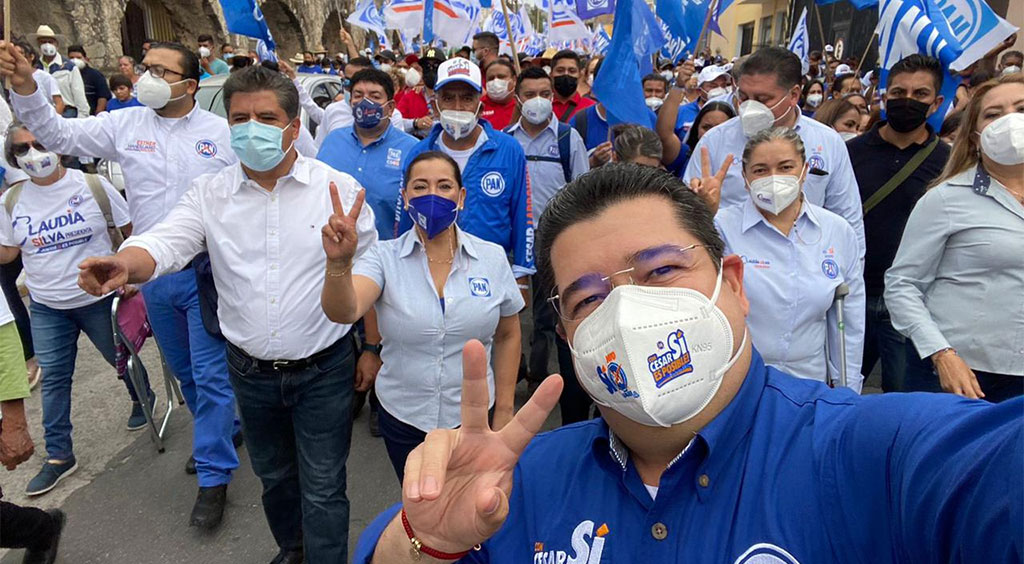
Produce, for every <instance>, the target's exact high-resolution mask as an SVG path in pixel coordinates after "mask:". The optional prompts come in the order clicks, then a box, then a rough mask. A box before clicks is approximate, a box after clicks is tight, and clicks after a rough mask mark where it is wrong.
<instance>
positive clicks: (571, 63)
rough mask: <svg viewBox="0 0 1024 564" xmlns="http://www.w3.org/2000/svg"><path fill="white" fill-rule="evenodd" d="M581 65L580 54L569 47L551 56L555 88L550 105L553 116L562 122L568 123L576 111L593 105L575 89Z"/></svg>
mask: <svg viewBox="0 0 1024 564" xmlns="http://www.w3.org/2000/svg"><path fill="white" fill-rule="evenodd" d="M581 66H582V65H580V56H579V55H577V54H576V52H575V51H572V50H569V49H563V50H562V51H559V52H557V53H555V56H554V57H551V79H552V81H553V82H554V88H555V100H554V102H552V104H551V107H552V110H553V111H554V113H555V118H557V119H558V121H560V122H562V123H569V120H570V119H572V117H573V116H574V115H576V112H578V111H580V110H584V109H586V108H589V107H590V106H593V105H594V101H593V100H591V99H589V98H584V97H582V96H580V95H579V92H577V91H576V87H577V86H579V80H580V67H581Z"/></svg>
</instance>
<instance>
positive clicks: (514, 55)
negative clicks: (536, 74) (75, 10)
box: [4, 0, 523, 76]
mask: <svg viewBox="0 0 1024 564" xmlns="http://www.w3.org/2000/svg"><path fill="white" fill-rule="evenodd" d="M4 1H5V2H8V1H10V0H4ZM501 13H502V14H503V15H504V16H505V32H506V33H507V34H508V43H509V45H511V46H512V63H513V64H515V66H516V76H519V75H520V74H522V72H523V71H522V69H520V68H519V53H518V52H517V51H518V50H517V49H516V38H515V37H514V36H513V35H512V24H511V23H510V22H509V19H508V3H507V2H506V0H501Z"/></svg>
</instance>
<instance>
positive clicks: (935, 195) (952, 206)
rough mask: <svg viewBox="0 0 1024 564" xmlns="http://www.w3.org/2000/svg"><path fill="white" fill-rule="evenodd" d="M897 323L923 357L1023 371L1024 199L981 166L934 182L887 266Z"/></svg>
mask: <svg viewBox="0 0 1024 564" xmlns="http://www.w3.org/2000/svg"><path fill="white" fill-rule="evenodd" d="M885 303H886V306H888V308H889V313H890V315H891V316H892V324H893V327H895V328H896V330H897V331H899V332H900V333H902V334H904V335H906V336H907V337H910V338H911V339H913V341H914V345H915V346H916V347H917V352H918V354H920V355H921V358H926V357H928V356H930V355H932V354H934V353H935V352H938V351H940V350H942V349H944V348H947V347H953V348H955V349H956V351H957V353H958V354H959V355H960V357H962V358H963V359H964V361H965V362H966V363H967V365H968V366H970V367H971V368H972V369H974V370H981V371H985V372H995V373H998V374H1012V375H1018V376H1024V205H1021V203H1020V202H1019V201H1018V200H1017V199H1016V198H1015V197H1013V195H1012V194H1010V193H1009V192H1008V191H1007V190H1006V188H1004V187H1003V186H1002V184H1000V183H999V182H998V181H997V180H995V179H994V178H991V177H990V176H989V175H988V174H987V173H985V171H984V170H982V169H981V168H980V167H971V168H969V169H967V170H966V171H964V172H963V173H961V174H959V175H957V176H955V177H953V178H951V179H949V180H947V181H946V182H944V183H942V184H940V185H939V186H936V187H935V188H933V189H931V190H929V191H928V192H926V193H925V195H924V196H923V197H922V198H921V200H920V201H919V202H918V203H917V206H916V207H914V211H913V212H911V214H910V219H909V220H907V228H906V230H905V231H904V232H903V240H902V241H901V242H900V248H899V251H898V252H897V253H896V259H895V260H894V261H893V265H892V268H890V269H889V270H888V271H887V272H886V274H885Z"/></svg>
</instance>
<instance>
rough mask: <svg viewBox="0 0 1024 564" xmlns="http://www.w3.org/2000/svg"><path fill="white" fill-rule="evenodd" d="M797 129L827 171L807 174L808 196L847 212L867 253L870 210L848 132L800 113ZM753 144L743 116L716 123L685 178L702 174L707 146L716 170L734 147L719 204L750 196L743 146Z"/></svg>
mask: <svg viewBox="0 0 1024 564" xmlns="http://www.w3.org/2000/svg"><path fill="white" fill-rule="evenodd" d="M793 130H794V131H796V132H797V134H798V135H800V138H801V139H803V141H804V150H805V152H806V155H805V156H806V158H807V161H808V163H809V164H810V166H811V168H812V169H817V170H819V171H822V172H824V173H825V174H824V175H819V174H811V173H808V174H807V180H805V181H804V186H803V190H804V197H805V198H807V201H808V202H810V203H812V204H814V205H816V206H820V207H823V208H825V209H827V210H829V211H830V212H832V213H835V214H838V215H841V216H843V217H844V218H845V219H846V221H848V222H849V223H850V225H851V226H852V227H853V232H854V233H856V235H857V242H858V244H859V246H860V249H861V254H863V253H864V214H863V211H862V206H861V201H860V189H859V188H858V187H857V178H856V177H855V176H854V174H853V167H852V166H851V165H850V153H849V152H847V150H846V144H845V143H843V138H842V137H840V136H839V134H838V133H836V132H835V130H834V129H832V128H831V127H828V126H827V125H824V124H821V123H818V122H816V121H814V120H813V119H810V118H808V117H805V116H803V115H801V116H800V117H798V118H797V121H796V126H795V127H794V128H793ZM746 145H747V136H746V135H744V134H743V126H742V125H741V124H740V118H739V117H734V118H732V119H730V120H729V121H727V122H725V123H723V124H722V125H719V126H718V127H715V128H712V129H711V130H709V131H708V132H707V133H705V134H704V136H703V137H701V138H700V141H698V142H697V146H696V147H695V148H694V150H693V154H694V155H697V158H693V159H690V163H689V164H688V165H687V167H686V173H685V174H684V175H683V180H684V181H685V182H686V184H687V186H689V184H690V179H691V178H699V177H700V174H701V170H700V163H701V160H700V154H701V148H702V147H707V148H708V153H710V156H711V166H712V169H713V171H718V167H720V166H721V165H722V161H724V160H725V156H726V155H728V154H729V153H732V154H733V156H734V157H735V158H736V160H735V161H733V165H732V166H731V167H730V168H729V173H728V175H726V177H725V182H723V183H722V202H721V204H720V207H719V209H720V210H723V209H725V208H728V207H731V206H737V205H740V204H742V203H743V202H745V201H747V200H749V199H750V197H749V196H748V195H747V188H746V185H745V184H744V183H743V166H742V163H741V162H740V159H741V157H742V156H743V148H744V147H745V146H746Z"/></svg>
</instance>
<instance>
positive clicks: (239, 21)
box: [220, 0, 277, 51]
mask: <svg viewBox="0 0 1024 564" xmlns="http://www.w3.org/2000/svg"><path fill="white" fill-rule="evenodd" d="M220 7H221V9H223V10H224V21H225V22H226V23H227V24H228V31H230V32H231V33H237V34H239V35H244V36H246V37H254V38H256V39H259V40H261V41H263V42H264V43H266V46H267V48H269V49H270V50H271V51H274V50H276V49H277V46H276V45H275V44H274V37H273V36H272V35H270V28H268V27H267V20H265V19H263V11H262V10H260V7H259V5H257V4H256V2H255V0H220Z"/></svg>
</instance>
